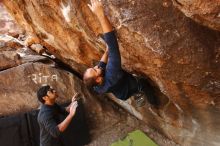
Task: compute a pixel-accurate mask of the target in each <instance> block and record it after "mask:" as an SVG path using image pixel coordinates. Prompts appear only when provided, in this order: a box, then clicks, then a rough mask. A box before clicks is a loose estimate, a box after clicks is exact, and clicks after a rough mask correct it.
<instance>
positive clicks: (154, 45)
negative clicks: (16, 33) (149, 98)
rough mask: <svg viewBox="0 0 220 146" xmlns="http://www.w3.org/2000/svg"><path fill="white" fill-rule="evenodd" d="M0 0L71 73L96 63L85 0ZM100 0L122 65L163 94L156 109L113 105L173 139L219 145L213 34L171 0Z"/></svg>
mask: <svg viewBox="0 0 220 146" xmlns="http://www.w3.org/2000/svg"><path fill="white" fill-rule="evenodd" d="M3 2H4V4H5V5H6V6H7V8H8V9H9V11H10V12H11V14H12V15H13V16H14V18H15V19H16V20H17V21H18V23H19V24H20V25H21V26H22V27H23V28H24V29H25V30H27V31H28V32H29V33H31V34H32V35H35V37H36V38H39V39H40V40H41V44H42V45H44V46H45V47H47V49H48V50H49V52H51V53H53V54H54V55H55V56H56V57H57V58H59V59H61V60H62V61H63V62H65V63H66V64H68V65H69V66H71V67H72V68H73V69H74V70H76V71H77V72H79V73H81V74H82V72H83V71H84V69H85V66H92V65H93V63H94V62H96V61H98V59H99V57H100V55H101V52H102V50H103V48H104V47H105V45H104V44H103V41H102V40H101V39H100V37H99V34H100V32H101V30H100V25H99V23H98V21H97V20H96V18H95V17H94V16H93V15H92V14H91V12H90V10H89V9H88V7H87V1H85V0H81V1H74V0H66V1H60V0H56V1H52V0H45V1H42V0H38V1H37V0H36V1H30V0H21V1H7V0H3ZM184 2H186V3H187V1H184ZM204 2H205V1H204ZM104 3H105V5H106V7H105V8H106V12H107V15H108V16H109V17H110V18H111V21H112V22H113V24H114V26H115V28H116V30H117V32H118V38H119V42H120V51H121V54H122V60H123V67H124V68H125V69H126V70H127V71H129V72H132V73H136V74H138V75H143V76H146V77H148V78H149V79H150V80H151V81H152V83H153V84H154V85H155V89H157V90H158V91H159V90H160V91H161V92H162V93H163V94H164V95H162V93H160V92H158V94H159V93H160V96H159V97H160V98H161V99H162V98H163V99H164V100H163V102H162V103H161V105H160V108H159V109H152V108H150V106H146V107H145V108H143V109H135V108H133V106H132V105H133V104H132V100H131V101H127V102H126V103H124V102H121V101H118V103H119V104H121V106H123V107H125V108H126V109H128V110H129V111H131V113H133V114H135V115H136V116H137V117H138V118H139V119H141V120H143V121H145V122H146V123H147V124H148V125H150V126H153V127H155V128H157V129H158V130H159V131H160V132H161V133H164V134H165V135H166V136H167V137H169V138H170V139H172V140H174V141H175V142H177V143H179V144H181V145H216V146H217V145H219V143H220V141H219V139H220V138H219V133H220V126H219V124H218V123H219V122H220V121H219V119H220V118H219V113H220V110H219V109H220V108H219V107H220V105H219V104H220V98H219V97H220V68H219V65H220V56H219V55H220V33H219V32H217V31H213V30H210V29H208V28H206V27H203V26H201V25H198V24H196V23H195V22H194V21H192V20H191V19H189V18H187V17H186V16H185V15H184V14H183V13H182V12H180V11H179V10H178V9H177V8H175V7H174V6H173V3H172V1H171V0H166V1H164V0H163V1H162V0H157V1H153V0H145V1H143V0H136V1H118V0H110V1H108V2H107V1H104ZM207 4H209V2H207ZM192 12H195V11H194V10H192ZM200 23H204V24H210V25H209V26H213V25H212V22H211V21H210V23H209V21H205V20H204V21H203V20H201V21H200Z"/></svg>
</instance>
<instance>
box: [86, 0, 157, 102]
mask: <svg viewBox="0 0 220 146" xmlns="http://www.w3.org/2000/svg"><path fill="white" fill-rule="evenodd" d="M88 6H89V8H90V9H91V11H92V12H93V13H94V14H95V15H96V16H97V18H98V20H99V22H100V24H101V26H102V29H103V33H104V40H105V42H106V44H107V49H106V51H105V53H104V54H103V56H102V58H101V60H100V62H99V64H98V65H97V66H95V67H93V68H88V69H87V70H86V71H85V73H84V76H83V81H84V83H85V84H86V85H87V86H89V87H93V89H94V90H95V91H96V92H98V93H113V94H114V95H115V96H116V97H117V98H118V99H121V100H127V99H128V98H129V97H131V96H134V97H135V100H136V102H137V106H142V105H144V103H145V97H146V98H147V99H148V101H149V103H151V104H152V105H157V104H158V102H157V99H156V97H155V96H154V91H153V87H152V85H150V84H149V82H148V81H147V80H146V79H144V78H138V77H135V76H133V75H131V74H129V73H127V72H126V71H125V70H123V69H122V67H121V56H120V52H119V46H118V42H117V38H116V36H115V33H114V31H113V27H112V25H111V24H110V22H109V20H108V18H107V17H106V15H105V14H104V8H103V5H102V2H101V0H91V5H88Z"/></svg>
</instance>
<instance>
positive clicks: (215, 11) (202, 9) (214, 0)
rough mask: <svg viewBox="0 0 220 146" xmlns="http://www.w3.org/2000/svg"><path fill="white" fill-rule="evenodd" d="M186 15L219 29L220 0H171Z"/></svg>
mask: <svg viewBox="0 0 220 146" xmlns="http://www.w3.org/2000/svg"><path fill="white" fill-rule="evenodd" d="M173 3H174V4H175V6H177V7H178V8H179V9H180V10H181V11H182V12H183V13H184V14H185V15H186V16H187V17H190V18H192V19H194V20H195V21H197V22H199V23H201V24H203V25H205V26H208V27H210V28H212V29H215V30H218V31H219V30H220V1H219V0H211V1H210V0H173Z"/></svg>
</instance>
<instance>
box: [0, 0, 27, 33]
mask: <svg viewBox="0 0 220 146" xmlns="http://www.w3.org/2000/svg"><path fill="white" fill-rule="evenodd" d="M22 32H23V30H22V29H21V28H19V26H18V25H17V24H16V22H15V21H14V20H13V19H12V17H11V16H10V15H9V13H8V12H7V11H6V10H5V8H4V6H3V4H2V3H1V1H0V34H8V35H10V36H18V34H20V33H22Z"/></svg>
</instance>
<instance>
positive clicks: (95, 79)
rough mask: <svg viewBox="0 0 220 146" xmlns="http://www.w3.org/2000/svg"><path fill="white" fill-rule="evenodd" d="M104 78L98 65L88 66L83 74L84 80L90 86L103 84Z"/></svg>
mask: <svg viewBox="0 0 220 146" xmlns="http://www.w3.org/2000/svg"><path fill="white" fill-rule="evenodd" d="M103 79H104V78H103V75H102V70H101V69H100V68H99V67H98V66H95V67H93V68H88V69H87V70H86V71H85V73H84V75H83V82H84V83H85V84H86V85H87V86H90V87H91V86H95V85H100V84H102V83H103Z"/></svg>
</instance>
